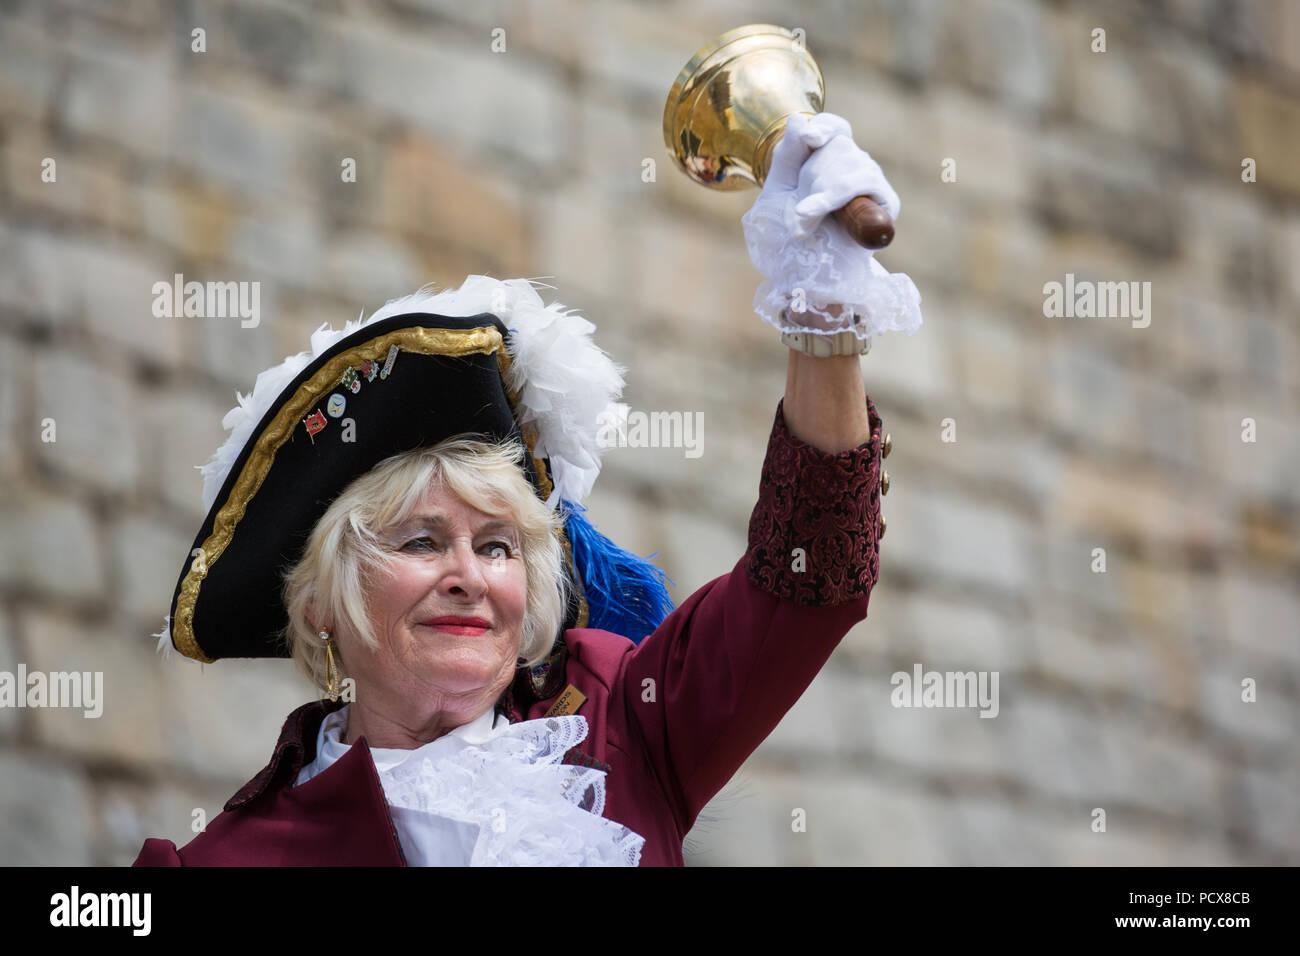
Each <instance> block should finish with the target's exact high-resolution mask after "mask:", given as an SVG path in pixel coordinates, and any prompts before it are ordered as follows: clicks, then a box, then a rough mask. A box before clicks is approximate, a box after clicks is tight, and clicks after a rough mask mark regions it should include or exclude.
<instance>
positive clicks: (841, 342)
mask: <svg viewBox="0 0 1300 956" xmlns="http://www.w3.org/2000/svg"><path fill="white" fill-rule="evenodd" d="M781 344H782V345H785V346H787V347H789V348H792V349H796V350H798V351H800V352H806V353H807V354H809V355H812V356H814V357H816V358H830V357H831V356H833V355H866V354H867V353H868V352H870V351H871V337H870V336H867V338H865V339H860V338H858V335H857V333H856V332H854V331H852V330H847V331H844V332H834V333H832V334H830V335H818V334H817V333H816V332H782V333H781Z"/></svg>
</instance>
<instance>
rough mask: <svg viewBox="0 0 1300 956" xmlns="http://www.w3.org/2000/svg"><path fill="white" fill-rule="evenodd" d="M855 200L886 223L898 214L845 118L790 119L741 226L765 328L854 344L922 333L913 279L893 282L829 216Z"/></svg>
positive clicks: (881, 175) (898, 278) (893, 277)
mask: <svg viewBox="0 0 1300 956" xmlns="http://www.w3.org/2000/svg"><path fill="white" fill-rule="evenodd" d="M856 196H870V197H871V198H873V199H875V200H876V201H877V202H878V203H880V204H881V205H882V206H883V207H884V208H885V209H886V210H887V211H888V212H889V214H890V215H891V216H895V217H897V215H898V213H899V211H900V209H901V203H900V201H899V198H898V194H897V193H896V192H894V190H893V188H892V187H891V186H890V185H889V182H888V180H886V179H885V176H884V173H883V172H882V171H881V169H880V166H879V165H878V164H877V163H876V161H875V160H874V159H872V158H871V157H870V155H868V154H867V153H866V152H865V151H863V150H862V149H859V148H858V146H857V144H856V143H854V142H853V138H852V130H851V129H850V127H849V124H848V122H847V121H846V120H845V119H843V118H842V117H840V116H836V115H834V114H833V113H819V114H817V115H816V116H814V117H812V118H811V119H809V118H808V117H806V116H804V115H802V114H798V113H796V114H795V115H793V116H791V117H790V118H789V119H788V120H787V122H786V128H785V134H784V135H783V136H782V138H781V141H780V142H779V143H777V145H776V148H775V149H774V150H773V151H772V163H771V169H770V171H769V173H768V176H767V180H766V181H765V182H764V184H763V190H762V192H761V193H760V194H759V196H758V199H757V200H755V202H754V205H753V207H752V208H751V209H750V210H749V212H747V213H746V214H745V216H744V218H743V219H742V223H743V225H744V230H745V243H746V246H747V247H748V249H749V256H750V259H751V260H752V261H753V263H754V265H755V267H756V268H757V269H758V271H759V272H761V273H762V274H763V275H764V277H765V278H766V280H767V281H766V282H764V283H763V284H762V285H760V286H759V288H758V291H757V293H756V294H755V296H754V311H755V312H757V313H758V314H759V315H760V316H761V317H762V318H763V320H764V321H765V322H767V323H768V324H769V325H771V326H773V327H775V328H777V329H780V330H781V331H782V332H809V331H811V332H814V333H817V334H830V333H835V332H843V331H853V332H854V333H855V334H856V336H857V337H858V338H859V339H867V338H870V337H871V336H873V335H875V334H877V333H880V332H885V331H891V330H897V331H903V332H907V333H908V334H909V335H910V334H912V333H913V332H915V331H916V330H917V329H918V328H920V325H921V311H920V304H921V296H920V293H918V292H917V289H916V286H915V285H914V284H913V283H912V280H911V279H910V278H908V277H907V276H906V275H904V274H902V273H895V274H892V275H891V274H890V273H889V272H888V271H887V270H886V269H885V268H884V266H882V265H881V264H880V263H879V262H878V261H876V259H875V258H874V257H873V252H872V251H871V250H870V249H866V248H864V247H862V246H861V245H859V244H858V243H857V242H856V241H854V240H853V238H852V237H850V236H849V234H848V232H847V231H846V230H845V229H844V227H843V226H841V225H840V224H839V223H838V222H836V221H835V219H834V218H833V217H832V216H831V215H830V214H831V213H832V212H834V211H835V210H836V209H838V208H839V207H840V206H843V205H844V204H845V203H847V202H849V201H850V200H851V199H853V198H854V197H856ZM835 306H843V307H844V308H843V310H841V309H840V308H832V307H835Z"/></svg>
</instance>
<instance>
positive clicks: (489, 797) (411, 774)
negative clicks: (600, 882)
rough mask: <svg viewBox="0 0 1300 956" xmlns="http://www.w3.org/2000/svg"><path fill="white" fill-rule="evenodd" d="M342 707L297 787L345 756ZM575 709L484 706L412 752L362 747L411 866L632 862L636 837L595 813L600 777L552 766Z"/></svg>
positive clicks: (579, 730) (326, 724)
mask: <svg viewBox="0 0 1300 956" xmlns="http://www.w3.org/2000/svg"><path fill="white" fill-rule="evenodd" d="M350 707H351V705H347V706H344V707H343V708H341V709H340V710H337V711H335V712H334V713H332V714H329V715H328V716H327V717H326V718H325V720H324V721H322V722H321V727H320V731H319V732H318V733H317V737H316V759H315V760H313V761H312V762H311V763H310V764H308V765H307V766H305V767H303V768H302V770H300V771H299V773H298V778H297V780H296V781H295V783H294V786H298V785H300V784H303V783H306V782H307V781H308V780H310V779H311V778H312V777H314V776H316V775H317V774H319V773H321V772H322V771H324V770H326V769H327V768H328V767H330V766H331V765H332V764H333V763H334V762H335V761H337V760H338V759H339V758H340V757H342V756H343V755H344V754H345V753H347V752H348V750H349V749H350V747H351V745H350V744H345V743H344V742H343V735H344V734H345V733H346V731H347V726H348V711H349V709H350ZM586 736H587V721H586V719H585V718H583V717H579V716H577V715H572V716H565V717H549V718H542V719H539V720H526V721H523V722H521V723H517V724H512V723H510V721H509V720H507V719H506V718H505V717H503V716H497V715H496V714H495V711H494V710H493V709H489V710H487V711H486V712H484V713H483V714H480V715H479V716H478V717H476V718H475V719H474V720H472V721H470V722H469V723H468V724H465V725H463V726H461V727H457V728H456V729H455V730H452V731H449V732H448V733H446V734H444V735H443V736H441V737H439V738H438V739H437V740H434V741H432V742H430V743H427V744H424V745H423V746H421V747H417V748H416V749H414V750H399V749H386V748H375V747H372V748H371V749H370V754H371V757H372V758H373V760H374V764H375V769H376V770H377V771H378V773H379V782H380V783H381V784H382V785H383V788H384V796H385V798H386V799H387V801H388V807H389V812H390V813H391V814H392V818H393V824H394V826H395V827H396V828H397V836H398V840H399V841H400V842H401V844H402V849H403V851H404V852H405V853H406V861H407V863H409V864H410V865H411V866H467V865H469V866H493V865H517V866H527V865H538V866H563V865H570V866H573V865H579V866H580V865H589V866H636V865H637V863H638V862H639V860H640V856H641V847H642V845H644V843H645V841H644V839H642V837H640V836H639V835H638V834H636V833H634V832H632V831H631V830H629V829H628V828H627V827H625V826H623V825H621V824H619V823H615V822H614V821H612V820H606V819H604V818H603V817H602V816H601V815H600V814H601V812H602V811H603V810H604V806H605V774H604V772H603V771H601V770H595V769H592V768H589V767H576V766H570V765H565V764H562V763H561V762H560V761H562V760H563V759H564V755H565V754H566V753H567V752H568V751H569V749H570V748H572V747H574V746H576V745H577V744H579V743H581V742H582V741H583V740H584V739H585V738H586Z"/></svg>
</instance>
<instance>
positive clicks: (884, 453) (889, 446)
mask: <svg viewBox="0 0 1300 956" xmlns="http://www.w3.org/2000/svg"><path fill="white" fill-rule="evenodd" d="M893 450H894V440H893V439H892V438H890V437H889V432H885V446H884V447H883V448H882V449H881V450H880V457H881V458H888V457H889V453H890V452H891V451H893Z"/></svg>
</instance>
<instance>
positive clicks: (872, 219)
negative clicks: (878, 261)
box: [831, 196, 894, 249]
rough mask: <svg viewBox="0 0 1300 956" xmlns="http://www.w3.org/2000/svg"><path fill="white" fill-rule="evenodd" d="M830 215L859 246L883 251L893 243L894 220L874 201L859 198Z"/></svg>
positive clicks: (863, 197) (862, 197)
mask: <svg viewBox="0 0 1300 956" xmlns="http://www.w3.org/2000/svg"><path fill="white" fill-rule="evenodd" d="M831 215H833V216H834V217H835V221H836V222H838V223H839V224H840V225H841V226H843V227H844V228H845V229H847V230H848V232H849V235H850V236H852V237H853V238H854V239H855V240H857V242H858V244H859V245H861V246H865V247H866V248H868V249H883V248H885V246H887V245H889V244H890V243H891V242H893V241H894V220H892V219H890V218H889V213H887V212H886V211H885V207H884V206H881V205H880V204H879V203H877V202H876V201H875V200H874V199H868V198H867V197H866V196H859V197H858V198H857V199H854V200H852V201H850V202H849V204H848V205H847V206H845V207H843V208H842V209H837V210H835V212H833V213H831Z"/></svg>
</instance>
